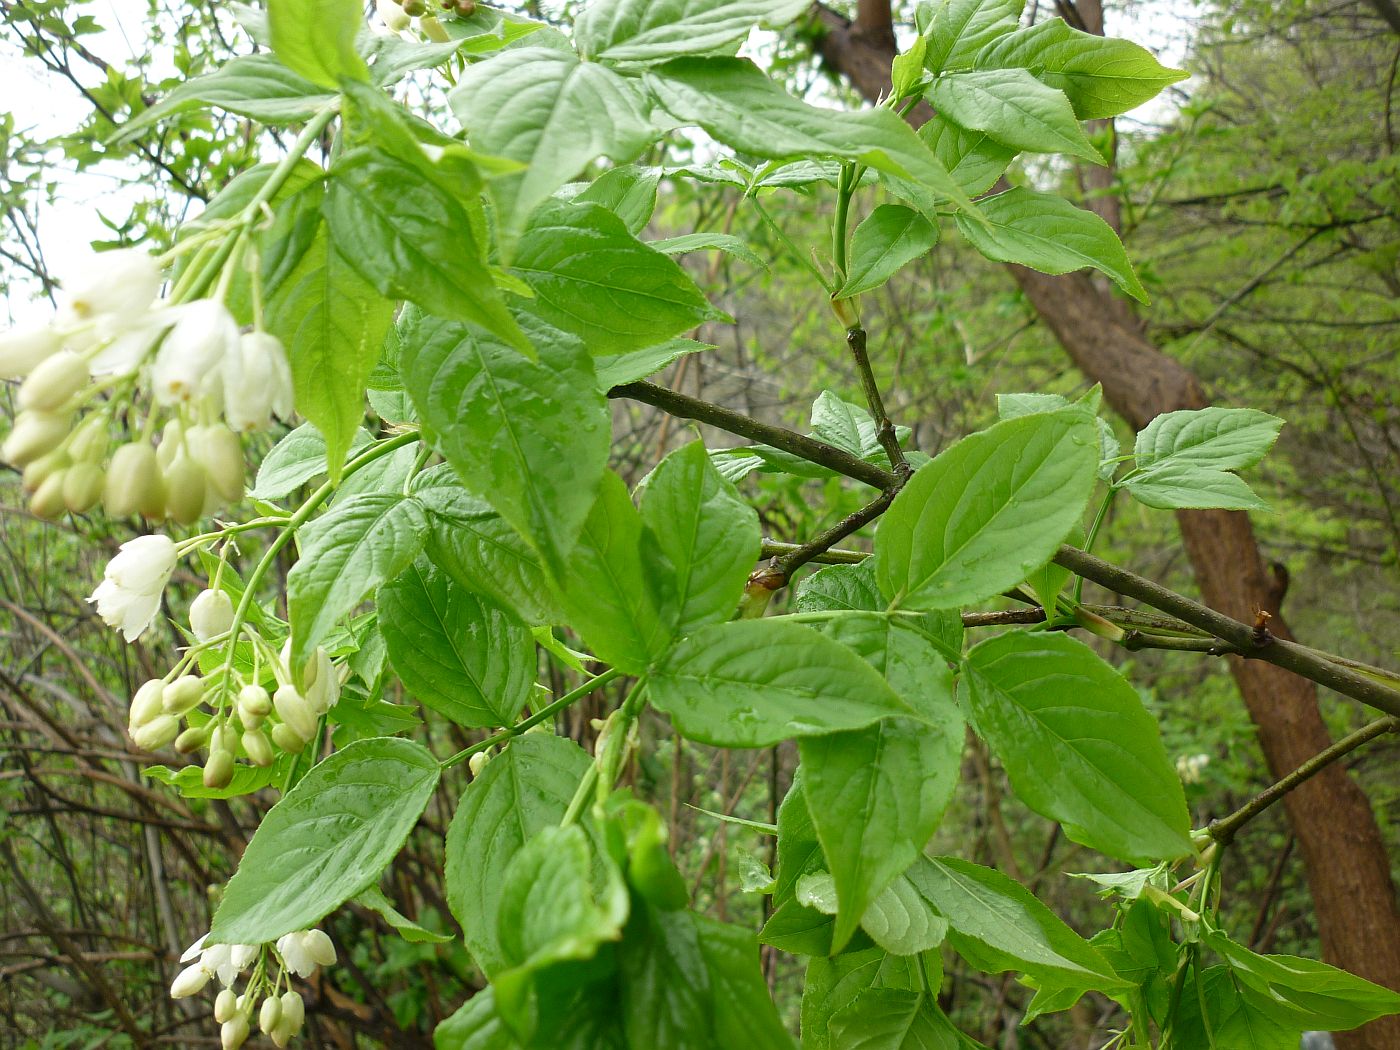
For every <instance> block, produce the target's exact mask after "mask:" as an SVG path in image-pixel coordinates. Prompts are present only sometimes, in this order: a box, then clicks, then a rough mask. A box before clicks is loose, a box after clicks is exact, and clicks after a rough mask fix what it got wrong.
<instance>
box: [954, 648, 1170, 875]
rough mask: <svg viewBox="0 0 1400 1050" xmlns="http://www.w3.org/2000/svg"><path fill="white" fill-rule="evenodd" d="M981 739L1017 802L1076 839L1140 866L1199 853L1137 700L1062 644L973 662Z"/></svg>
mask: <svg viewBox="0 0 1400 1050" xmlns="http://www.w3.org/2000/svg"><path fill="white" fill-rule="evenodd" d="M963 681H964V683H965V686H966V690H967V698H968V701H969V703H970V705H971V709H972V716H973V720H974V722H975V724H976V726H977V729H978V731H979V732H980V733H981V735H982V736H983V737H984V738H985V739H986V740H987V742H988V744H990V745H991V748H992V750H993V751H994V752H996V755H997V757H998V758H999V759H1001V762H1002V765H1004V766H1005V767H1006V772H1007V775H1008V776H1009V777H1010V778H1011V784H1012V787H1013V788H1014V789H1015V791H1016V795H1017V797H1018V798H1020V799H1021V800H1022V801H1023V802H1025V803H1026V805H1028V806H1030V807H1031V809H1033V810H1035V811H1036V812H1037V813H1039V814H1040V815H1041V816H1044V817H1047V818H1049V819H1050V820H1058V821H1060V822H1061V823H1063V825H1064V829H1065V834H1066V835H1067V836H1069V838H1071V839H1073V840H1074V841H1075V842H1079V843H1082V844H1083V845H1086V846H1089V847H1090V848H1092V849H1096V850H1098V851H1100V852H1101V853H1106V854H1108V855H1109V856H1111V857H1116V858H1118V859H1120V860H1127V861H1131V862H1133V863H1135V864H1139V863H1144V862H1155V861H1158V860H1173V859H1175V858H1177V857H1184V856H1188V855H1189V854H1190V853H1191V848H1192V847H1191V839H1190V832H1191V818H1190V814H1189V813H1188V812H1187V810H1186V798H1185V795H1184V794H1183V793H1182V790H1181V781H1180V780H1179V779H1178V777H1177V775H1176V770H1175V769H1174V768H1173V767H1172V764H1171V761H1170V760H1169V759H1168V757H1167V752H1166V749H1165V748H1164V747H1163V746H1162V740H1161V737H1160V735H1159V734H1158V731H1157V723H1156V720H1155V719H1153V717H1152V716H1151V715H1150V714H1148V713H1147V711H1146V710H1145V709H1144V708H1143V706H1142V701H1141V700H1140V699H1139V698H1138V694H1137V690H1135V689H1134V688H1133V687H1132V686H1131V685H1129V684H1128V682H1127V680H1126V679H1124V678H1123V676H1122V675H1120V674H1119V673H1118V672H1117V671H1115V670H1114V669H1113V668H1112V667H1110V666H1109V665H1108V664H1106V663H1104V661H1103V660H1101V659H1100V658H1099V657H1098V656H1096V655H1095V654H1094V651H1093V650H1092V649H1090V648H1089V647H1088V646H1086V645H1084V644H1083V643H1081V642H1078V641H1076V640H1075V639H1073V638H1069V637H1067V636H1065V635H1063V634H1043V633H1028V632H1024V631H1012V632H1009V633H1007V634H1003V635H1000V636H998V637H996V638H991V639H988V640H987V641H985V642H983V643H981V644H980V645H978V646H977V647H975V648H974V649H973V650H972V651H971V652H970V653H968V655H967V670H966V675H965V677H964V679H963Z"/></svg>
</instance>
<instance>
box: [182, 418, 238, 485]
mask: <svg viewBox="0 0 1400 1050" xmlns="http://www.w3.org/2000/svg"><path fill="white" fill-rule="evenodd" d="M190 440H191V447H192V448H193V449H194V451H195V455H196V457H197V458H198V459H199V460H200V462H202V463H203V464H204V469H205V470H206V471H207V472H208V475H209V484H210V485H212V486H213V488H214V491H216V492H217V493H218V494H219V495H220V496H221V497H222V498H223V499H224V501H225V502H227V503H237V502H238V501H239V500H241V499H242V498H243V484H244V481H245V479H246V475H247V466H246V464H245V463H244V461H243V443H242V442H241V441H239V440H238V435H237V434H235V433H234V432H233V431H232V430H230V429H229V428H228V427H226V426H223V425H221V424H213V425H211V426H207V427H200V428H198V430H197V431H192V432H191V433H190Z"/></svg>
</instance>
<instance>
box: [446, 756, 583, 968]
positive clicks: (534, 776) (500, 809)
mask: <svg viewBox="0 0 1400 1050" xmlns="http://www.w3.org/2000/svg"><path fill="white" fill-rule="evenodd" d="M591 762H592V760H591V759H590V758H589V757H588V755H586V754H585V753H584V752H583V749H582V748H580V747H579V746H578V745H577V744H575V743H574V742H573V741H572V740H566V739H564V738H562V737H556V736H550V735H548V734H545V733H527V734H525V735H524V736H522V737H519V738H518V739H516V740H513V741H511V743H510V745H509V746H508V747H507V748H506V749H505V750H504V751H503V752H501V754H499V755H497V756H496V757H495V758H493V759H491V761H490V762H488V763H487V764H486V768H485V769H483V770H482V772H481V775H480V776H478V777H476V779H474V780H473V781H472V782H471V784H469V785H468V786H467V789H466V791H464V792H463V793H462V800H461V802H460V803H459V804H458V806H457V812H456V814H455V815H454V816H453V818H452V825H451V827H450V828H449V829H448V832H447V872H446V887H447V903H448V905H449V906H450V907H451V908H452V914H453V915H454V916H456V918H457V922H458V923H459V924H460V925H461V927H462V939H463V940H464V941H465V942H466V945H467V949H468V950H469V951H470V952H471V953H472V957H473V958H474V959H475V960H476V962H477V965H478V966H480V967H481V969H482V970H483V971H484V972H485V973H486V975H487V977H492V978H494V977H495V976H496V975H497V974H499V973H501V972H503V971H504V970H506V969H508V968H509V967H510V965H511V959H510V957H509V956H508V955H507V954H506V952H505V949H504V948H503V947H502V945H501V941H500V936H499V933H498V927H497V915H498V914H499V913H500V908H501V894H502V893H503V892H504V890H505V885H504V882H503V876H504V873H505V871H506V867H507V865H509V863H510V861H511V858H513V857H514V856H515V855H516V854H518V853H519V852H520V850H521V849H522V848H523V847H524V845H525V843H526V842H528V841H530V840H531V839H533V838H534V837H535V836H536V835H538V834H539V833H541V832H542V831H544V829H546V828H549V827H554V826H557V825H558V824H559V821H560V820H561V819H562V818H563V816H564V812H565V811H566V810H567V809H568V808H569V800H570V799H572V798H573V796H574V791H575V790H576V789H577V788H578V784H579V781H580V780H581V779H582V778H583V776H584V774H585V773H586V772H587V771H588V767H589V765H590V764H591Z"/></svg>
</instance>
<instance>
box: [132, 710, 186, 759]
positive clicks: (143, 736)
mask: <svg viewBox="0 0 1400 1050" xmlns="http://www.w3.org/2000/svg"><path fill="white" fill-rule="evenodd" d="M179 733H180V722H179V720H178V719H177V718H176V717H175V716H174V715H157V716H156V717H155V718H153V719H151V720H150V721H149V722H146V723H145V724H144V725H139V726H137V727H136V728H135V729H133V730H131V742H132V743H133V744H135V745H136V746H137V747H138V748H140V749H141V750H142V751H159V750H160V749H161V748H163V747H165V745H166V744H169V743H170V742H171V741H172V740H174V739H175V737H176V736H178V735H179Z"/></svg>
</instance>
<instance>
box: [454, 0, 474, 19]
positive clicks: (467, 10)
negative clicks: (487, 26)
mask: <svg viewBox="0 0 1400 1050" xmlns="http://www.w3.org/2000/svg"><path fill="white" fill-rule="evenodd" d="M456 7H457V17H458V18H470V17H471V16H472V15H474V14H476V0H457V4H456Z"/></svg>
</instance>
